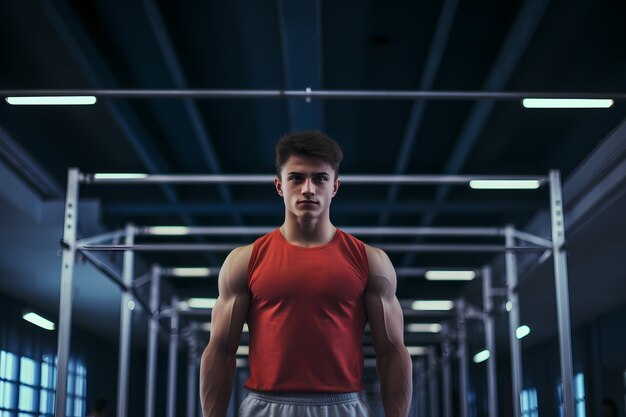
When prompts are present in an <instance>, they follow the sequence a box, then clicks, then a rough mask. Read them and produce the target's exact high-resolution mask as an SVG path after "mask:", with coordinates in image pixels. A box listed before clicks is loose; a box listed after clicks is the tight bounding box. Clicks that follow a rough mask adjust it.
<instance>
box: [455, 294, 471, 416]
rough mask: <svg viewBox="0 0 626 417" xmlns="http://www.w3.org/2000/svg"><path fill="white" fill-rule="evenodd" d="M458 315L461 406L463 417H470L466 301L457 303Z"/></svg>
mask: <svg viewBox="0 0 626 417" xmlns="http://www.w3.org/2000/svg"><path fill="white" fill-rule="evenodd" d="M456 313H457V327H458V329H457V338H458V357H459V397H460V398H459V399H460V401H459V406H460V408H461V412H460V413H459V415H460V416H461V417H467V416H468V411H469V408H468V401H467V400H468V381H469V377H468V363H467V341H466V332H465V300H463V299H459V300H457V302H456Z"/></svg>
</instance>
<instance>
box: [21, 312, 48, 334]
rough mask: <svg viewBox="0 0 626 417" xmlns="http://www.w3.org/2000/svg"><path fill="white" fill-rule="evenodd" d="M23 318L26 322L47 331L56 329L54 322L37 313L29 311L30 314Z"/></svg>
mask: <svg viewBox="0 0 626 417" xmlns="http://www.w3.org/2000/svg"><path fill="white" fill-rule="evenodd" d="M22 318H23V319H24V320H26V321H27V322H29V323H32V324H34V325H35V326H39V327H41V328H42V329H46V330H54V329H55V326H54V323H53V322H51V321H50V320H48V319H46V318H43V317H41V316H40V315H39V314H37V313H33V312H32V311H29V312H28V313H25V314H24V315H22Z"/></svg>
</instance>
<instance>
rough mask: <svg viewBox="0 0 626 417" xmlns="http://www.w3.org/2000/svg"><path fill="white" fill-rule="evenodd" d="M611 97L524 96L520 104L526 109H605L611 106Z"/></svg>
mask: <svg viewBox="0 0 626 417" xmlns="http://www.w3.org/2000/svg"><path fill="white" fill-rule="evenodd" d="M613 103H614V101H613V100H612V99H604V98H602V99H597V98H593V99H582V98H525V99H523V100H522V106H524V107H526V108H527V109H607V108H609V107H611V106H613Z"/></svg>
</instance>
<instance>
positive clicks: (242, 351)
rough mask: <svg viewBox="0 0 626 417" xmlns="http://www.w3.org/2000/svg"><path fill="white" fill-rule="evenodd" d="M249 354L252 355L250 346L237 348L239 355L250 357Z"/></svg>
mask: <svg viewBox="0 0 626 417" xmlns="http://www.w3.org/2000/svg"><path fill="white" fill-rule="evenodd" d="M248 354H250V347H249V346H239V347H238V348H237V355H248Z"/></svg>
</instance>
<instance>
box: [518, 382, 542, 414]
mask: <svg viewBox="0 0 626 417" xmlns="http://www.w3.org/2000/svg"><path fill="white" fill-rule="evenodd" d="M520 405H521V407H522V417H538V416H539V405H538V403H537V390H536V389H535V388H527V389H524V390H522V393H521V395H520Z"/></svg>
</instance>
